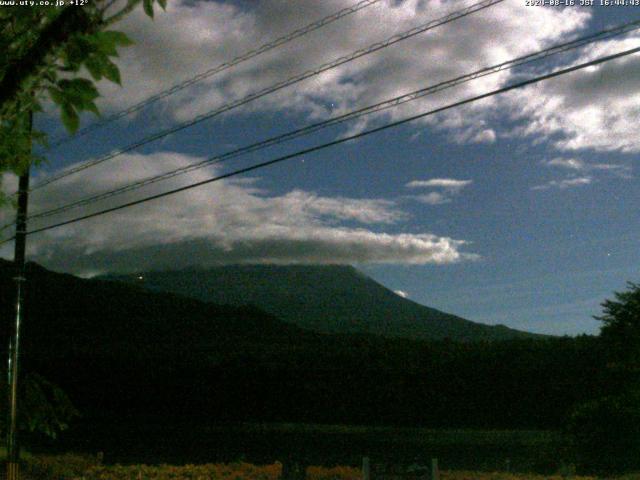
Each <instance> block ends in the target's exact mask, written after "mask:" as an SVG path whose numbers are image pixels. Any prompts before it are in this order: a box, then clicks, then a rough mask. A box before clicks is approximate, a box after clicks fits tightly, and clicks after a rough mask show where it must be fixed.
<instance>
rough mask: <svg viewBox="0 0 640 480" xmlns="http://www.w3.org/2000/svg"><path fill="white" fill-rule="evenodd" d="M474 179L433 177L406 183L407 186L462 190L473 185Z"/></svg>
mask: <svg viewBox="0 0 640 480" xmlns="http://www.w3.org/2000/svg"><path fill="white" fill-rule="evenodd" d="M471 183H472V180H456V179H455V178H432V179H430V180H412V181H410V182H409V183H407V184H406V185H405V187H407V188H428V187H442V188H447V189H451V190H460V189H462V188H464V187H466V186H468V185H471Z"/></svg>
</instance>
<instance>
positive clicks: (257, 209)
mask: <svg viewBox="0 0 640 480" xmlns="http://www.w3.org/2000/svg"><path fill="white" fill-rule="evenodd" d="M199 160H201V159H199V158H194V157H190V156H187V155H183V154H178V153H170V152H164V153H156V154H151V155H141V154H130V155H124V156H123V157H122V158H121V160H120V161H121V162H124V163H125V164H126V166H127V168H114V166H106V165H101V166H98V167H95V168H93V169H92V170H91V175H86V176H83V175H74V176H69V177H66V178H65V179H63V180H61V181H59V182H57V183H55V184H52V185H51V186H50V187H48V188H47V189H46V192H45V191H44V189H43V190H37V191H35V192H34V193H33V195H32V199H31V200H32V201H31V205H30V210H31V212H33V213H37V212H39V211H43V210H46V209H49V208H51V207H54V206H58V205H61V204H64V203H68V202H69V201H71V200H73V199H74V198H81V197H85V196H87V195H91V194H94V193H97V192H99V191H102V190H105V189H111V188H114V187H117V186H120V185H123V184H125V183H129V182H131V181H134V180H137V179H141V178H144V177H146V176H148V175H154V174H156V173H160V172H162V171H166V170H169V169H173V168H179V167H183V166H186V165H187V164H190V163H194V162H197V161H199ZM216 172H217V170H215V169H214V168H210V169H208V170H204V169H203V170H197V171H193V172H190V173H189V174H188V175H184V176H181V177H175V178H173V179H170V180H167V181H165V182H162V183H161V184H157V185H152V186H147V187H145V188H144V189H142V190H141V191H139V192H135V193H134V192H130V193H127V194H125V195H123V196H121V197H118V198H117V199H115V198H113V199H109V200H108V201H105V202H103V203H100V204H99V205H96V206H95V207H91V208H87V209H85V210H83V211H82V213H90V212H92V211H95V210H97V209H98V208H100V209H102V208H105V207H109V206H113V205H116V204H119V203H121V202H125V201H129V200H133V199H135V198H139V197H140V196H142V195H148V194H151V193H154V192H157V191H164V190H167V189H169V188H176V187H179V186H184V185H187V184H190V183H194V182H197V181H201V180H204V179H206V178H209V177H210V176H213V175H215V174H216ZM8 181H9V182H11V181H12V180H11V179H10V178H9V179H8ZM257 183H258V182H257V180H255V179H253V180H252V179H247V178H243V179H240V180H238V181H234V180H226V181H220V182H216V183H213V184H210V185H208V186H207V187H200V188H196V189H192V190H188V191H185V192H182V193H180V194H177V195H173V196H171V197H166V198H164V199H162V200H157V201H152V202H148V203H145V204H141V205H138V206H135V207H132V208H128V209H125V210H122V211H120V212H118V213H114V214H110V215H109V216H102V217H96V218H94V219H91V220H86V221H83V222H78V223H74V224H71V225H68V226H65V227H61V228H57V229H53V230H50V231H47V232H43V233H40V234H35V235H33V236H31V237H29V258H30V259H32V260H34V261H38V262H41V263H43V264H44V265H45V266H48V267H50V268H53V269H56V270H63V271H71V272H74V273H81V274H82V273H84V274H95V273H98V272H101V271H121V272H131V271H138V270H145V269H168V268H181V267H187V266H193V265H201V266H207V265H216V264H225V263H402V264H428V263H431V264H446V263H451V262H459V261H463V260H467V259H473V258H475V256H474V255H472V254H468V253H464V252H462V251H461V249H462V247H463V246H464V245H465V242H464V241H461V240H455V239H451V238H447V237H440V236H437V235H434V234H430V233H422V232H420V233H402V234H397V233H389V232H385V231H383V230H381V227H384V226H388V227H390V226H393V225H394V224H397V223H400V222H402V221H405V220H407V219H408V218H409V217H408V215H407V213H406V212H404V211H402V210H401V209H400V208H399V207H398V205H397V204H396V202H394V201H391V200H386V199H366V198H365V199H363V198H348V197H325V196H322V195H319V194H317V193H313V192H305V191H303V190H293V191H290V192H288V193H286V194H283V195H270V194H269V193H268V192H266V191H264V190H262V189H260V188H259V187H258V185H257ZM69 192H73V198H71V195H70V194H69ZM77 213H78V212H76V211H74V212H66V213H64V214H60V215H59V216H57V217H51V218H47V219H41V220H40V221H37V220H32V221H31V222H30V228H31V229H34V228H38V227H40V226H43V225H47V224H51V223H53V222H54V221H61V220H65V219H68V218H71V217H73V216H75V215H77ZM0 220H2V221H3V222H6V221H10V220H11V214H10V212H9V211H7V210H3V211H1V212H0ZM1 253H2V254H3V256H9V255H10V248H9V247H8V246H5V247H3V249H2V250H1Z"/></svg>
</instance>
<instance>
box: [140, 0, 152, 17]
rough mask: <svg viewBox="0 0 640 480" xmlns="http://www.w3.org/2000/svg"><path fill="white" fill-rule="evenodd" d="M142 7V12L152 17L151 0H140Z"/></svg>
mask: <svg viewBox="0 0 640 480" xmlns="http://www.w3.org/2000/svg"><path fill="white" fill-rule="evenodd" d="M142 8H143V9H144V13H146V14H147V15H149V16H150V17H151V18H153V0H142Z"/></svg>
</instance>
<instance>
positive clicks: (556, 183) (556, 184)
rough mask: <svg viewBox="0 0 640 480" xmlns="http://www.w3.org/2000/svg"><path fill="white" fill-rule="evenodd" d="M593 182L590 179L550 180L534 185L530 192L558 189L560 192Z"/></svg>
mask: <svg viewBox="0 0 640 480" xmlns="http://www.w3.org/2000/svg"><path fill="white" fill-rule="evenodd" d="M592 181H593V178H592V177H569V178H565V179H563V180H551V181H550V182H547V183H545V184H543V185H536V186H535V187H532V188H531V189H532V190H548V189H550V188H559V189H561V190H564V189H567V188H572V187H580V186H583V185H589V184H590V183H591V182H592Z"/></svg>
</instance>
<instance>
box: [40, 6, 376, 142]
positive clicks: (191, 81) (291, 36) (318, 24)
mask: <svg viewBox="0 0 640 480" xmlns="http://www.w3.org/2000/svg"><path fill="white" fill-rule="evenodd" d="M380 1H381V0H361V1H359V2H358V3H356V4H354V5H352V6H350V7H347V8H343V9H342V10H340V11H338V12H335V13H332V14H331V15H328V16H326V17H324V18H322V19H320V20H317V21H315V22H313V23H310V24H308V25H305V26H304V27H301V28H299V29H297V30H294V31H293V32H290V33H288V34H286V35H283V36H282V37H279V38H277V39H275V40H272V41H271V42H268V43H265V44H263V45H261V46H259V47H258V48H255V49H253V50H249V51H248V52H245V53H243V54H242V55H239V56H237V57H235V58H234V59H232V60H229V61H228V62H224V63H221V64H219V65H216V66H215V67H213V68H210V69H208V70H205V71H204V72H201V73H199V74H198V75H195V76H193V77H190V78H188V79H186V80H183V81H182V82H180V83H177V84H175V85H173V86H172V87H170V88H168V89H166V90H163V91H161V92H158V93H156V94H154V95H152V96H150V97H148V98H146V99H144V100H142V101H140V102H138V103H136V104H135V105H131V106H130V107H127V108H125V109H123V110H120V111H119V112H116V113H114V114H111V115H109V116H108V117H106V118H104V119H102V120H99V121H97V122H95V123H92V124H91V125H88V126H86V127H84V128H82V129H80V130H78V131H77V132H76V134H75V135H74V136H72V137H64V138H60V139H57V140H54V141H52V142H51V143H50V147H51V148H52V149H53V148H56V147H59V146H60V145H63V144H66V143H68V142H71V141H73V140H75V139H77V138H78V137H81V136H83V135H86V134H88V133H90V132H93V131H95V130H98V129H100V128H102V127H104V126H105V125H107V124H109V123H112V122H114V121H116V120H119V119H120V118H123V117H126V116H128V115H131V114H132V113H135V112H137V111H139V110H142V109H143V108H145V107H147V106H149V105H151V104H153V103H155V102H157V101H158V100H162V99H163V98H166V97H168V96H170V95H173V94H174V93H177V92H179V91H181V90H184V89H185V88H187V87H190V86H191V85H195V84H196V83H199V82H201V81H202V80H204V79H206V78H209V77H212V76H214V75H217V74H218V73H221V72H223V71H225V70H228V69H229V68H231V67H234V66H236V65H238V64H240V63H243V62H246V61H247V60H250V59H252V58H255V57H257V56H258V55H261V54H263V53H266V52H268V51H270V50H273V49H275V48H277V47H280V46H282V45H284V44H286V43H289V42H291V41H293V40H295V39H297V38H300V37H302V36H304V35H306V34H308V33H311V32H313V31H315V30H318V29H320V28H322V27H324V26H326V25H329V24H330V23H333V22H335V21H336V20H339V19H341V18H343V17H346V16H347V15H351V14H353V13H356V12H358V11H360V10H363V9H365V8H367V7H369V6H371V5H374V4H376V3H378V2H380Z"/></svg>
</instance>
